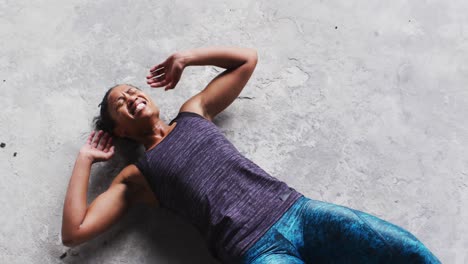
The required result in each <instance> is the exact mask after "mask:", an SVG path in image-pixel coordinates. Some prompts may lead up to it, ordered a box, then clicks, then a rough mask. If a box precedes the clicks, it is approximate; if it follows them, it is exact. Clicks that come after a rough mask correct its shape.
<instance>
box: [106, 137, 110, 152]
mask: <svg viewBox="0 0 468 264" xmlns="http://www.w3.org/2000/svg"><path fill="white" fill-rule="evenodd" d="M111 147H112V137H109V139H108V140H107V144H106V147H105V148H104V152H108V151H109V150H110V148H111Z"/></svg>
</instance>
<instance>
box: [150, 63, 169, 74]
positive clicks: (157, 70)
mask: <svg viewBox="0 0 468 264" xmlns="http://www.w3.org/2000/svg"><path fill="white" fill-rule="evenodd" d="M165 63H166V62H163V63H160V64H158V65H156V66H153V67H152V68H151V69H150V73H151V75H157V74H158V73H159V74H161V71H162V70H164V68H165V67H164V64H165Z"/></svg>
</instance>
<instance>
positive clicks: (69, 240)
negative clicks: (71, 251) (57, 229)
mask: <svg viewBox="0 0 468 264" xmlns="http://www.w3.org/2000/svg"><path fill="white" fill-rule="evenodd" d="M83 242H84V241H83V240H82V239H79V238H78V236H77V235H76V234H73V233H70V232H62V244H63V245H64V246H66V247H74V246H77V245H79V244H81V243H83Z"/></svg>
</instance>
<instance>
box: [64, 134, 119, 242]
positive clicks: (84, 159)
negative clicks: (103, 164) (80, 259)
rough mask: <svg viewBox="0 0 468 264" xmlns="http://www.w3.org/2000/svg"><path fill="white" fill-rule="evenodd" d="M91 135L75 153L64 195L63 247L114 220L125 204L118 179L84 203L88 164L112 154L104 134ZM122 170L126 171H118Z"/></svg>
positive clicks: (92, 233)
mask: <svg viewBox="0 0 468 264" xmlns="http://www.w3.org/2000/svg"><path fill="white" fill-rule="evenodd" d="M94 136H95V133H94V132H93V133H91V135H90V137H89V138H88V141H87V143H86V145H85V146H83V147H82V148H81V150H80V153H79V154H78V157H77V159H76V162H75V166H74V168H73V172H72V176H71V178H70V182H69V185H68V189H67V194H66V196H65V203H64V207H63V218H62V242H63V244H64V245H66V246H74V245H77V244H80V243H82V242H84V241H86V240H89V239H91V238H92V237H94V236H96V235H97V234H99V233H101V232H102V231H104V230H105V229H107V228H108V227H109V226H110V225H111V224H112V223H114V222H115V221H116V220H117V219H118V218H119V217H120V216H121V215H122V214H123V213H124V211H125V209H126V208H127V206H128V202H127V200H126V197H125V193H126V191H127V186H126V185H125V184H124V183H122V182H114V183H112V185H111V186H110V187H109V189H108V190H107V191H106V192H104V193H102V194H101V195H99V196H98V197H97V198H96V199H95V200H94V201H93V202H92V203H91V205H90V206H89V207H88V206H87V199H86V193H87V191H88V182H89V176H90V172H91V166H92V164H93V163H94V162H96V161H102V160H108V159H110V158H111V157H112V156H113V153H114V149H113V147H112V142H111V139H110V137H109V136H108V135H104V136H103V133H102V131H100V132H99V133H98V134H96V137H94ZM125 173H128V171H127V172H126V171H125V170H123V171H122V172H121V174H125ZM117 178H122V177H117Z"/></svg>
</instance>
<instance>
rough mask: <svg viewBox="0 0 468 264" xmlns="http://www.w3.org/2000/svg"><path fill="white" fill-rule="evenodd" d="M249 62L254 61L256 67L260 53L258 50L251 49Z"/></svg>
mask: <svg viewBox="0 0 468 264" xmlns="http://www.w3.org/2000/svg"><path fill="white" fill-rule="evenodd" d="M249 60H250V61H252V63H253V64H254V65H256V64H257V61H258V53H257V50H256V49H252V48H249Z"/></svg>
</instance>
